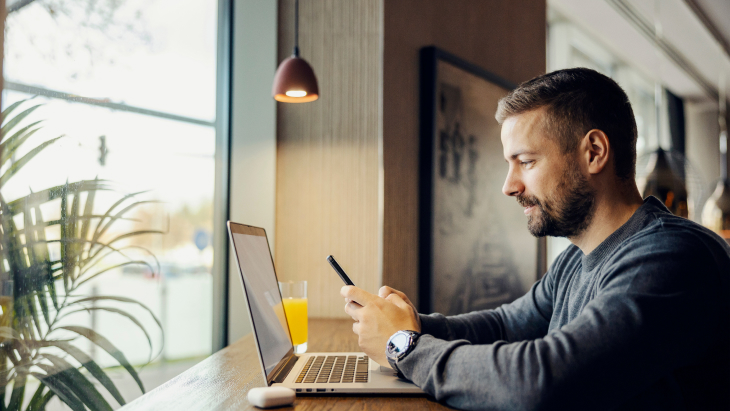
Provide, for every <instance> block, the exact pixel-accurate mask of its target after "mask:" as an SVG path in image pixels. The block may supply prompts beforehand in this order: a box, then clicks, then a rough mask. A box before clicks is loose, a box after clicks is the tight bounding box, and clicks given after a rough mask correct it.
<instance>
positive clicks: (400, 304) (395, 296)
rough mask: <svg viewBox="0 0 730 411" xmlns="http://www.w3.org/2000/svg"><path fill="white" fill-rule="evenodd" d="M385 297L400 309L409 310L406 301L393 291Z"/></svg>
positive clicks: (409, 307)
mask: <svg viewBox="0 0 730 411" xmlns="http://www.w3.org/2000/svg"><path fill="white" fill-rule="evenodd" d="M385 299H386V300H387V301H390V302H391V303H393V304H395V305H396V306H398V308H400V309H403V310H411V306H410V304H408V303H407V302H405V301H403V299H402V298H401V296H399V295H398V294H395V293H393V294H390V295H389V296H387V297H386V298H385Z"/></svg>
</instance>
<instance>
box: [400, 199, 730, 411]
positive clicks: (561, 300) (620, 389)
mask: <svg viewBox="0 0 730 411" xmlns="http://www.w3.org/2000/svg"><path fill="white" fill-rule="evenodd" d="M421 321H422V326H423V330H422V331H423V334H424V335H423V336H422V337H421V338H420V340H419V342H418V345H417V346H416V349H415V350H414V351H412V352H411V353H410V354H408V356H406V357H405V358H404V359H403V360H402V361H401V362H400V364H399V368H400V369H401V371H402V372H403V373H404V374H405V376H407V377H408V378H410V379H411V380H412V381H413V382H415V383H416V384H417V385H418V386H419V387H421V388H422V389H423V390H425V391H426V392H427V393H429V394H431V395H433V396H434V397H436V398H437V399H438V400H440V401H444V402H446V403H447V404H449V405H451V406H454V407H457V408H463V409H484V410H537V409H541V410H573V409H575V410H602V409H620V410H628V409H631V410H655V409H656V410H686V409H702V410H714V409H730V248H729V247H728V245H727V244H726V243H725V241H724V240H722V239H721V238H720V237H718V236H717V235H715V234H713V233H712V232H710V231H709V230H707V229H705V228H703V227H701V226H699V225H697V224H695V223H693V222H691V221H689V220H685V219H682V218H679V217H675V216H673V215H671V214H670V213H669V212H668V211H667V209H666V208H665V207H664V206H663V204H662V203H661V202H659V201H658V200H657V199H655V198H653V197H649V198H648V199H647V200H645V201H644V204H643V205H642V206H641V207H640V208H639V209H638V210H637V211H636V212H635V213H634V215H633V216H632V217H631V218H630V219H629V221H628V222H626V224H624V225H623V226H622V227H621V228H619V229H618V230H616V231H615V232H614V233H613V234H611V235H610V236H609V237H608V238H607V239H606V240H605V241H604V242H603V243H601V245H599V246H598V247H597V248H596V249H595V250H594V251H593V252H591V253H590V254H589V255H587V256H586V255H583V253H582V252H581V250H580V249H579V248H578V247H576V246H570V247H569V248H568V249H567V250H565V251H564V252H563V253H562V254H561V255H560V256H559V257H558V258H557V260H556V261H555V263H554V264H552V266H551V267H550V269H549V270H548V272H547V274H546V275H545V276H544V277H543V279H542V280H540V281H538V282H537V283H535V284H534V285H533V287H532V289H531V290H530V291H529V292H528V293H527V294H526V295H524V296H523V297H521V298H519V299H517V300H516V301H514V302H513V303H511V304H506V305H503V306H502V307H499V308H497V309H495V310H487V311H478V312H472V313H469V314H463V315H457V316H451V317H444V316H443V315H441V314H432V315H421Z"/></svg>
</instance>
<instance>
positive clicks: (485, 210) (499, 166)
mask: <svg viewBox="0 0 730 411" xmlns="http://www.w3.org/2000/svg"><path fill="white" fill-rule="evenodd" d="M514 87H515V85H514V84H512V83H510V82H508V81H506V80H504V79H502V78H500V77H498V76H496V75H494V74H492V73H489V72H487V71H486V70H483V69H481V68H480V67H477V66H475V65H473V64H470V63H468V62H466V61H464V60H461V59H459V58H458V57H456V56H454V55H451V54H449V53H446V52H445V51H443V50H440V49H437V48H435V47H426V48H424V49H422V50H421V108H420V110H421V113H420V117H421V125H420V128H421V157H420V162H421V170H420V176H421V182H420V207H419V209H420V222H419V230H420V244H419V272H420V275H419V310H420V311H421V312H440V313H442V314H446V315H449V314H459V313H464V312H470V311H474V310H480V309H488V308H495V307H498V306H500V305H502V304H504V303H508V302H511V301H513V300H514V299H516V298H517V297H520V296H522V295H524V294H525V293H526V292H527V290H529V288H530V286H531V285H532V284H533V283H534V282H535V280H536V279H537V278H539V277H540V276H542V274H543V273H544V270H545V268H546V267H545V263H544V260H545V254H546V253H545V251H546V250H545V249H546V242H545V240H544V239H540V240H538V239H536V238H535V237H533V236H532V235H531V234H530V233H529V231H528V230H527V219H526V217H525V216H524V213H523V209H522V207H520V206H519V205H518V204H517V202H516V201H515V199H514V198H512V197H508V196H505V195H504V194H502V186H503V184H504V179H505V177H506V176H507V164H506V163H505V160H504V156H503V153H502V143H501V140H500V126H499V124H498V123H497V121H496V120H495V118H494V114H495V112H496V110H497V102H498V100H499V99H500V98H501V97H503V96H505V95H506V94H507V93H509V91H510V90H512V89H513V88H514Z"/></svg>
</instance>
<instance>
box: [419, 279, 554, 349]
mask: <svg viewBox="0 0 730 411" xmlns="http://www.w3.org/2000/svg"><path fill="white" fill-rule="evenodd" d="M552 296H553V293H552V275H551V273H550V272H549V271H548V273H547V274H546V275H545V276H544V277H543V279H542V280H539V281H538V282H536V283H535V284H534V285H533V286H532V288H531V289H530V291H528V292H527V294H525V295H523V296H522V297H520V298H518V299H517V300H515V301H513V302H512V303H509V304H504V305H502V306H501V307H498V308H496V309H494V310H482V311H475V312H471V313H468V314H459V315H452V316H449V317H446V316H443V315H442V314H438V313H436V314H430V315H424V314H420V315H419V317H420V320H421V328H422V331H421V332H422V333H423V334H429V335H432V336H433V337H435V338H438V339H442V340H447V341H453V340H458V339H463V340H467V341H469V342H470V343H472V344H491V343H493V342H495V341H500V340H502V341H508V342H516V341H522V340H528V339H535V338H539V337H543V336H545V334H547V330H548V326H549V325H550V316H551V315H552V312H553V309H552V301H553V297H552Z"/></svg>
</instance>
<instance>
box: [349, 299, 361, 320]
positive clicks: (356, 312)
mask: <svg viewBox="0 0 730 411" xmlns="http://www.w3.org/2000/svg"><path fill="white" fill-rule="evenodd" d="M361 308H362V307H361V306H360V305H359V304H358V303H356V302H354V301H353V302H349V303H347V304H345V313H347V315H349V316H350V317H352V319H353V320H355V321H360V309H361Z"/></svg>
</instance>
